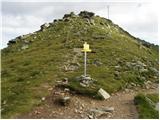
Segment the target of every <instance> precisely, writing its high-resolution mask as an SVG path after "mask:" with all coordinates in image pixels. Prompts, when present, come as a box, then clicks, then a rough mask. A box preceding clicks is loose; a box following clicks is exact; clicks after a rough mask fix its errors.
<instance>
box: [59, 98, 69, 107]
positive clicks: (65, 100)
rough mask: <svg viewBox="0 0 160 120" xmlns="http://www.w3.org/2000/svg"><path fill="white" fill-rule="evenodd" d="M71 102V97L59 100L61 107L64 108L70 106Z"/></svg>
mask: <svg viewBox="0 0 160 120" xmlns="http://www.w3.org/2000/svg"><path fill="white" fill-rule="evenodd" d="M70 101H71V98H70V97H62V98H60V99H59V102H60V103H61V105H64V106H67V105H69V103H70Z"/></svg>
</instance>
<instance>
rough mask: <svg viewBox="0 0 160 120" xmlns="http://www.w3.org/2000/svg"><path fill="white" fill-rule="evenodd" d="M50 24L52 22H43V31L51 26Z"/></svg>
mask: <svg viewBox="0 0 160 120" xmlns="http://www.w3.org/2000/svg"><path fill="white" fill-rule="evenodd" d="M49 26H50V24H49V23H45V24H43V25H41V29H40V30H41V31H45V29H46V28H47V27H49Z"/></svg>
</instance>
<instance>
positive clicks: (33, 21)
mask: <svg viewBox="0 0 160 120" xmlns="http://www.w3.org/2000/svg"><path fill="white" fill-rule="evenodd" d="M107 5H109V19H111V20H112V21H113V22H114V23H115V24H118V25H119V26H121V27H122V28H123V29H125V30H127V31H128V32H129V33H130V34H132V35H134V36H135V37H138V38H141V39H144V40H145V41H148V42H150V43H154V44H158V10H157V7H156V5H155V4H153V3H146V2H142V3H138V2H4V1H3V2H2V3H1V12H2V14H1V15H2V44H1V48H4V47H6V46H7V43H8V41H9V40H11V39H14V38H15V37H17V36H20V35H24V34H28V33H32V32H34V31H37V30H39V29H40V26H41V25H42V24H44V23H47V22H52V21H53V20H54V19H59V18H62V17H63V16H64V14H66V13H70V12H72V11H74V13H75V14H78V13H79V12H80V11H83V10H87V11H91V12H94V13H95V14H96V15H99V16H101V17H105V18H108V8H107Z"/></svg>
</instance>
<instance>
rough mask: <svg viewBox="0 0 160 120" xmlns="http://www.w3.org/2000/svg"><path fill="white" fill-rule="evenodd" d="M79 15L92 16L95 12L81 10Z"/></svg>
mask: <svg viewBox="0 0 160 120" xmlns="http://www.w3.org/2000/svg"><path fill="white" fill-rule="evenodd" d="M79 16H81V17H83V18H92V17H93V16H94V13H93V12H87V11H81V12H80V13H79Z"/></svg>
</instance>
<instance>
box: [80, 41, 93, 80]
mask: <svg viewBox="0 0 160 120" xmlns="http://www.w3.org/2000/svg"><path fill="white" fill-rule="evenodd" d="M82 51H83V52H84V76H85V77H86V76H87V68H86V61H87V52H91V49H90V48H89V44H87V42H85V43H84V44H83V49H82Z"/></svg>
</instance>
